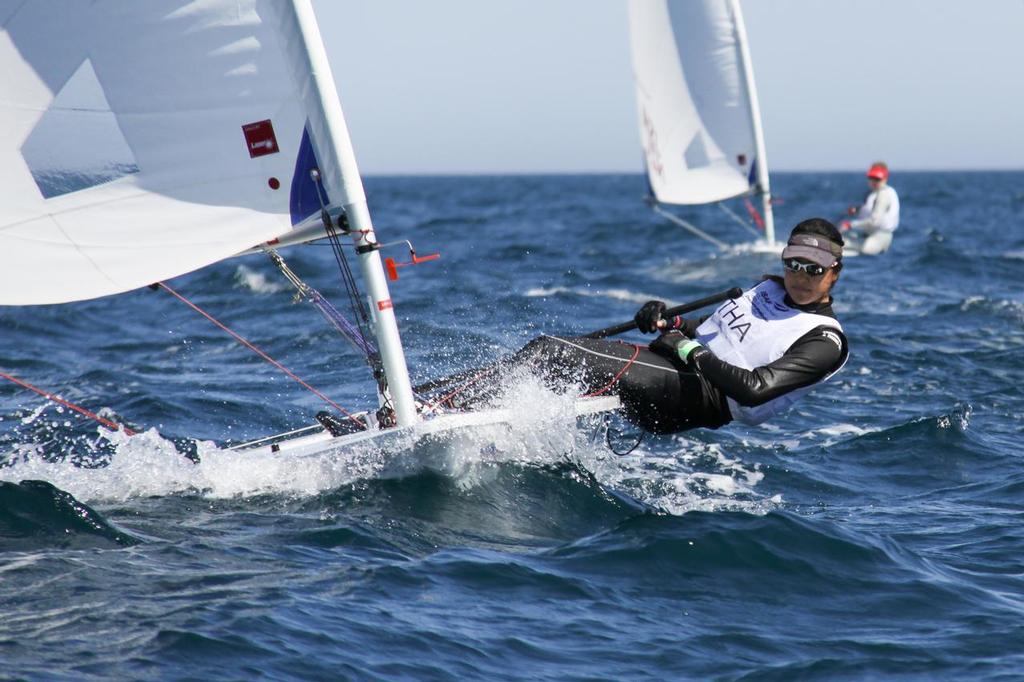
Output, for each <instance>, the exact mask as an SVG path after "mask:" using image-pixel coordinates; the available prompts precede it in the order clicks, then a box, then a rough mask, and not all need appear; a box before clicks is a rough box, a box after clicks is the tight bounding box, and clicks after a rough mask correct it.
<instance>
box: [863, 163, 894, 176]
mask: <svg viewBox="0 0 1024 682" xmlns="http://www.w3.org/2000/svg"><path fill="white" fill-rule="evenodd" d="M867 176H868V177H869V178H876V179H878V180H888V179H889V169H888V168H886V167H885V166H884V165H882V164H880V163H876V164H875V165H873V166H872V167H871V168H868V172H867Z"/></svg>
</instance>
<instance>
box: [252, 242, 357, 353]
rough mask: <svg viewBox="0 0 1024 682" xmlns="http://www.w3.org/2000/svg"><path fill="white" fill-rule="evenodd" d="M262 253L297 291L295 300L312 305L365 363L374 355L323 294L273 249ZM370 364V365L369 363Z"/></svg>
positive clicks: (355, 327) (352, 326) (353, 326)
mask: <svg viewBox="0 0 1024 682" xmlns="http://www.w3.org/2000/svg"><path fill="white" fill-rule="evenodd" d="M263 251H264V252H265V253H266V254H267V256H269V257H270V260H271V261H272V262H273V263H274V265H276V266H277V268H278V270H280V271H281V274H283V275H284V276H285V278H286V279H287V280H288V281H289V282H291V283H292V286H294V287H295V289H296V290H297V292H298V293H297V294H296V298H297V299H298V300H302V299H305V300H306V301H308V302H309V303H312V304H313V306H314V307H316V309H317V310H318V311H320V314H321V315H323V316H324V318H325V319H326V320H327V321H328V322H329V323H330V324H331V325H332V326H333V327H334V328H335V329H336V330H337V331H338V333H340V334H341V335H342V336H343V337H344V338H345V339H346V340H348V341H349V343H351V344H352V345H353V346H355V347H356V348H357V349H358V350H359V352H361V353H362V354H363V355H365V356H366V358H367V361H369V357H370V356H371V355H374V354H376V352H377V349H376V348H374V346H373V344H372V343H371V342H370V340H369V339H367V338H366V337H365V336H364V335H363V333H362V330H360V329H359V328H358V327H357V326H356V325H354V324H352V323H351V322H349V321H348V319H346V318H345V316H344V315H342V314H341V312H339V311H338V309H337V308H335V307H334V305H332V304H331V302H330V301H328V300H327V299H326V298H325V297H324V296H323V294H321V293H320V292H319V291H317V290H316V289H314V288H313V287H311V286H309V284H307V283H306V282H304V281H302V279H301V278H300V277H299V276H298V275H296V274H295V272H294V271H293V270H292V269H291V268H290V267H289V266H288V263H286V262H285V260H284V258H283V257H282V256H281V254H279V253H278V252H277V251H275V250H274V249H270V248H264V249H263ZM371 364H372V363H371Z"/></svg>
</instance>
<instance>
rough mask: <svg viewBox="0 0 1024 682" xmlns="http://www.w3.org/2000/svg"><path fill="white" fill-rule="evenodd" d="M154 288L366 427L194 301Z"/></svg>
mask: <svg viewBox="0 0 1024 682" xmlns="http://www.w3.org/2000/svg"><path fill="white" fill-rule="evenodd" d="M153 286H155V287H159V288H161V289H163V290H164V291H166V292H167V293H169V294H171V295H172V296H174V297H175V298H177V299H178V300H179V301H181V302H182V303H184V304H185V305H187V306H188V307H190V308H192V310H194V311H196V312H197V313H199V314H200V315H202V316H203V317H205V318H206V319H207V320H209V321H210V322H212V323H213V324H215V325H216V326H217V327H219V328H221V329H222V330H224V331H225V332H227V333H228V334H230V335H231V336H232V337H233V338H234V339H235V340H236V341H238V342H239V343H241V344H242V345H243V346H245V347H246V348H248V349H249V350H251V351H252V352H254V353H256V354H257V355H259V356H260V357H261V358H263V359H264V360H266V361H267V362H269V363H270V364H272V365H273V366H274V367H277V368H278V369H279V370H281V371H282V372H284V373H285V374H286V375H287V376H288V377H289V378H290V379H292V380H293V381H295V382H297V383H298V384H299V385H300V386H302V387H303V388H305V389H306V390H308V391H310V392H311V393H312V394H313V395H315V396H317V397H318V398H320V399H321V400H323V401H324V402H325V403H327V404H328V405H330V406H331V407H333V408H334V409H336V410H338V411H339V412H341V413H342V414H344V415H345V416H346V417H348V418H349V419H351V420H352V421H354V422H356V423H357V424H359V426H361V427H364V426H365V424H364V423H363V422H362V421H361V420H360V419H359V418H358V417H356V416H355V415H354V414H352V413H351V412H349V411H348V410H346V409H345V408H344V407H342V406H341V405H339V404H338V403H336V402H334V401H333V400H331V399H330V398H328V397H327V396H326V395H324V394H323V393H321V392H320V391H318V390H317V389H315V388H313V387H312V386H310V385H309V384H308V383H306V382H305V381H303V380H302V379H300V378H299V377H298V376H296V375H295V373H294V372H292V371H291V370H290V369H288V368H287V367H285V366H284V365H282V364H281V363H280V362H278V361H277V360H275V359H274V358H272V357H270V356H269V355H267V354H266V353H264V352H263V351H262V350H260V349H259V348H257V347H256V346H255V345H253V344H252V343H250V342H249V341H248V340H246V339H245V338H243V337H242V336H241V335H239V334H238V333H236V332H235V331H233V330H231V329H229V328H228V327H227V326H226V325H225V324H223V323H222V322H220V321H219V320H217V319H216V318H215V317H213V316H212V315H210V313H208V312H206V311H205V310H203V309H202V308H200V307H199V306H197V305H196V304H195V303H193V302H192V301H190V300H188V299H187V298H185V297H184V296H182V295H181V294H179V293H178V292H177V291H175V290H174V289H172V288H171V287H169V286H167V285H166V284H165V283H163V282H157V283H156V284H154V285H153Z"/></svg>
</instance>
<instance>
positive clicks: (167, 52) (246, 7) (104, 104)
mask: <svg viewBox="0 0 1024 682" xmlns="http://www.w3.org/2000/svg"><path fill="white" fill-rule="evenodd" d="M2 5H10V3H0V21H2V24H0V63H2V65H3V68H2V69H0V126H3V128H4V130H5V135H4V137H3V139H2V141H0V168H2V170H3V175H4V178H5V182H4V183H3V184H2V185H0V254H3V261H4V263H3V265H4V267H2V268H0V304H3V305H10V304H15V305H26V304H42V303H61V302H67V301H73V300H81V299H86V298H95V297H98V296H105V295H109V294H114V293H119V292H121V291H126V290H130V289H134V288H137V287H140V286H144V285H147V284H150V283H152V282H154V281H157V280H161V279H166V278H170V277H175V276H178V275H181V274H184V273H186V272H190V271H192V270H196V269H198V268H201V267H203V266H206V265H209V264H211V263H214V262H217V261H219V260H222V259H224V258H228V257H231V256H233V255H235V254H238V253H241V252H244V251H245V250H247V249H249V248H251V247H253V246H255V245H257V244H260V243H263V242H267V241H270V240H273V239H275V238H277V237H281V236H283V235H287V234H288V233H289V232H290V231H291V230H292V229H293V226H294V225H296V224H299V223H302V222H305V221H306V218H308V216H307V215H302V213H303V212H305V211H308V212H309V214H313V213H319V205H318V204H317V205H313V204H312V203H311V202H309V201H306V202H305V203H300V204H298V205H296V204H295V202H293V201H292V194H293V192H292V185H293V182H296V181H299V180H300V179H301V181H302V182H308V179H306V178H300V177H299V176H300V174H299V173H298V169H297V163H298V161H299V156H300V153H303V149H302V142H303V139H304V137H309V138H311V140H312V143H311V150H305V153H306V156H307V158H315V159H317V160H318V161H320V162H323V163H325V164H326V165H327V166H329V167H330V171H329V173H328V174H329V181H330V184H329V185H328V190H329V194H330V195H331V196H330V199H331V201H332V202H333V203H337V202H341V201H343V200H344V198H345V197H344V196H343V195H344V194H345V190H347V189H348V187H347V186H346V181H345V180H344V179H343V178H342V175H343V174H342V172H341V170H340V168H339V165H338V164H337V163H336V162H335V161H334V159H333V154H332V152H331V150H330V149H329V145H327V144H325V145H324V146H323V147H320V146H318V144H317V143H318V141H323V140H324V139H325V138H326V136H327V135H328V134H329V131H326V130H325V124H324V122H323V119H324V117H325V115H324V112H323V107H322V105H321V104H320V103H319V100H318V96H319V93H311V92H310V87H309V82H308V81H309V78H310V76H309V75H308V69H309V61H308V59H306V58H305V57H304V55H303V51H304V49H305V45H304V43H303V40H304V36H303V35H302V34H301V33H300V31H299V27H298V26H297V25H296V20H295V16H296V13H295V11H294V10H293V8H292V7H291V5H290V3H288V2H284V1H282V0H195V1H193V2H189V3H182V2H181V1H180V0H147V1H146V2H142V3H126V2H122V1H120V0H98V1H96V2H90V3H83V2H78V1H77V0H47V1H45V2H33V3H18V6H17V7H14V8H11V7H10V6H8V7H4V6H2ZM319 131H325V132H323V133H319ZM307 144H308V143H307ZM311 151H312V153H311ZM360 187H361V185H360ZM359 196H360V197H361V192H359ZM296 210H297V211H298V213H296Z"/></svg>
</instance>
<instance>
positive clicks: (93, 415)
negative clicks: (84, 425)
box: [0, 372, 136, 436]
mask: <svg viewBox="0 0 1024 682" xmlns="http://www.w3.org/2000/svg"><path fill="white" fill-rule="evenodd" d="M0 377H3V378H4V379H7V380H8V381H10V382H12V383H15V384H17V385H19V386H21V387H22V388H27V389H28V390H30V391H35V392H36V393H38V394H39V395H41V396H43V397H44V398H46V399H47V400H50V401H52V402H55V403H57V404H59V405H63V406H64V407H68V408H71V409H72V410H74V411H75V412H78V413H79V414H82V415H85V416H86V417H88V418H89V419H93V420H95V421H97V422H99V423H100V424H103V426H106V427H107V428H108V429H110V430H111V431H118V430H122V431H124V432H125V434H126V435H128V436H134V435H135V434H136V432H135V431H132V430H131V429H129V428H128V427H127V426H124V425H123V424H118V423H116V422H112V421H110V420H109V419H105V418H104V417H101V416H99V415H98V414H96V413H95V412H90V411H89V410H87V409H85V408H84V407H81V406H79V405H75V404H74V403H72V402H68V401H67V400H64V399H63V398H60V397H58V396H55V395H54V394H52V393H49V392H47V391H44V390H43V389H41V388H38V387H36V386H33V385H32V384H30V383H28V382H27V381H22V380H21V379H18V378H17V377H13V376H11V375H10V374H7V373H5V372H0Z"/></svg>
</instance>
